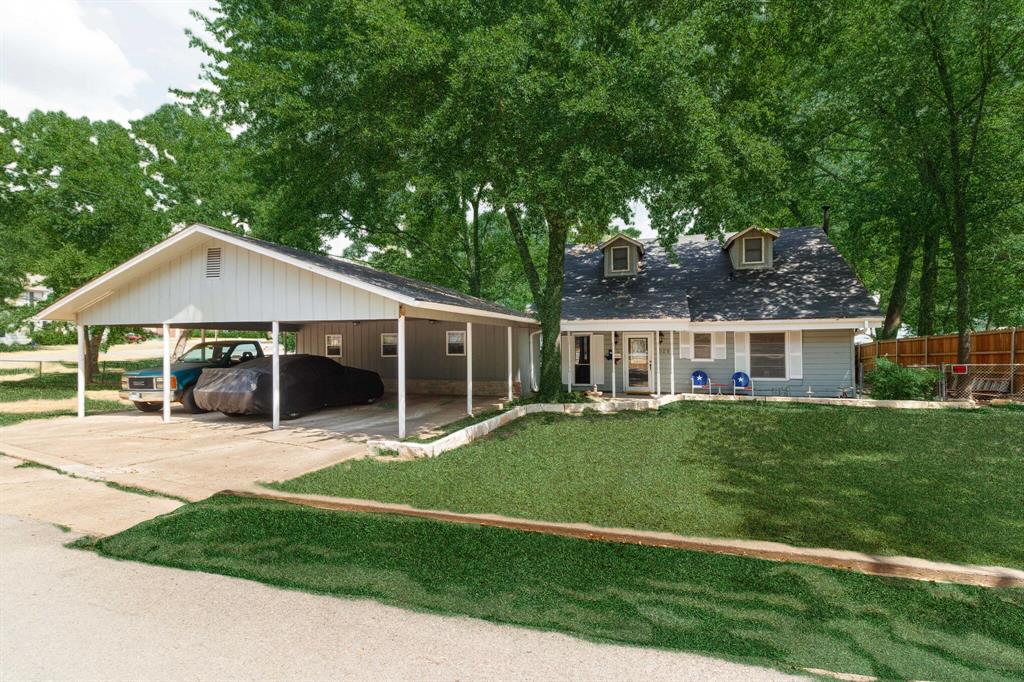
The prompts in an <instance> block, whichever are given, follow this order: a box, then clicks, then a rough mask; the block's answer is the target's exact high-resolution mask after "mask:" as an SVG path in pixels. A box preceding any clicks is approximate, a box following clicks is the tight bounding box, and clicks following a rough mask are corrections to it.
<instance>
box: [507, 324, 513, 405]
mask: <svg viewBox="0 0 1024 682" xmlns="http://www.w3.org/2000/svg"><path fill="white" fill-rule="evenodd" d="M507 329H508V399H509V400H510V401H511V400H512V327H508V328H507Z"/></svg>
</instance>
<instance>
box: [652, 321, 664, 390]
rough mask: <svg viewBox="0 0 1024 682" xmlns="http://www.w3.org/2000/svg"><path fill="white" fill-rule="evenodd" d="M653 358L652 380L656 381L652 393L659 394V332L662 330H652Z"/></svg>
mask: <svg viewBox="0 0 1024 682" xmlns="http://www.w3.org/2000/svg"><path fill="white" fill-rule="evenodd" d="M654 334H655V336H654V359H655V361H656V363H657V364H655V366H654V380H655V381H656V382H657V384H658V385H657V386H656V387H655V389H654V395H657V396H660V395H661V334H662V332H660V331H658V332H654Z"/></svg>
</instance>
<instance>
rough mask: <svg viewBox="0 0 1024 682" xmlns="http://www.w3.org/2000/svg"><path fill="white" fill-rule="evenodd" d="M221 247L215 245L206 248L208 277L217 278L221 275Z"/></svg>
mask: <svg viewBox="0 0 1024 682" xmlns="http://www.w3.org/2000/svg"><path fill="white" fill-rule="evenodd" d="M221 262H222V260H221V252H220V247H219V246H215V247H211V248H209V249H207V250H206V278H207V279H216V278H218V277H220V266H221Z"/></svg>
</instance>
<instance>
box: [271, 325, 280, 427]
mask: <svg viewBox="0 0 1024 682" xmlns="http://www.w3.org/2000/svg"><path fill="white" fill-rule="evenodd" d="M280 341H281V323H280V322H278V321H277V320H274V321H273V322H271V323H270V352H271V353H272V354H273V358H272V360H271V368H272V376H273V382H272V384H271V393H272V394H273V399H272V404H273V408H272V410H271V415H272V417H271V426H272V427H273V428H274V429H278V428H280V427H281V343H280Z"/></svg>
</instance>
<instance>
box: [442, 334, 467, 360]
mask: <svg viewBox="0 0 1024 682" xmlns="http://www.w3.org/2000/svg"><path fill="white" fill-rule="evenodd" d="M444 335H445V355H465V354H466V332H464V331H460V330H452V331H447V332H445V333H444Z"/></svg>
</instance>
